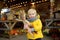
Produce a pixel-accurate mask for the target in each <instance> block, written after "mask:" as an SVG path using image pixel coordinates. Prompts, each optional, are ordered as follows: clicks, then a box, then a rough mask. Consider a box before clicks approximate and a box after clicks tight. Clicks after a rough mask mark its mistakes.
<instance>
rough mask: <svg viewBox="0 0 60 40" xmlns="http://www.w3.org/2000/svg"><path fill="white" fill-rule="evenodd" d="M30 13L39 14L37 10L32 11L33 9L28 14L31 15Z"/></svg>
mask: <svg viewBox="0 0 60 40" xmlns="http://www.w3.org/2000/svg"><path fill="white" fill-rule="evenodd" d="M30 13H35V14H37V11H36V10H35V9H32V8H31V9H29V10H28V14H30Z"/></svg>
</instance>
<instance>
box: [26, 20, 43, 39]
mask: <svg viewBox="0 0 60 40" xmlns="http://www.w3.org/2000/svg"><path fill="white" fill-rule="evenodd" d="M31 25H32V26H33V27H34V30H35V31H37V33H33V37H32V35H31V34H29V33H27V37H28V39H37V38H43V34H42V23H41V20H40V19H37V20H35V21H33V22H31Z"/></svg>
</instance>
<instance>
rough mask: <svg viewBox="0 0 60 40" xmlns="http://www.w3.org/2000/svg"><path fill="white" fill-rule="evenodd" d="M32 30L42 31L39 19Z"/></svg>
mask: <svg viewBox="0 0 60 40" xmlns="http://www.w3.org/2000/svg"><path fill="white" fill-rule="evenodd" d="M34 30H35V31H39V30H42V22H41V20H40V19H38V20H37V22H36V23H35V24H34Z"/></svg>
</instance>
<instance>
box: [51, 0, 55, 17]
mask: <svg viewBox="0 0 60 40" xmlns="http://www.w3.org/2000/svg"><path fill="white" fill-rule="evenodd" d="M54 1H55V0H50V18H53V11H54Z"/></svg>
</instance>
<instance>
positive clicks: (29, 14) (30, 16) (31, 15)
mask: <svg viewBox="0 0 60 40" xmlns="http://www.w3.org/2000/svg"><path fill="white" fill-rule="evenodd" d="M28 17H29V18H34V17H36V13H34V12H31V13H28Z"/></svg>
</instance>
